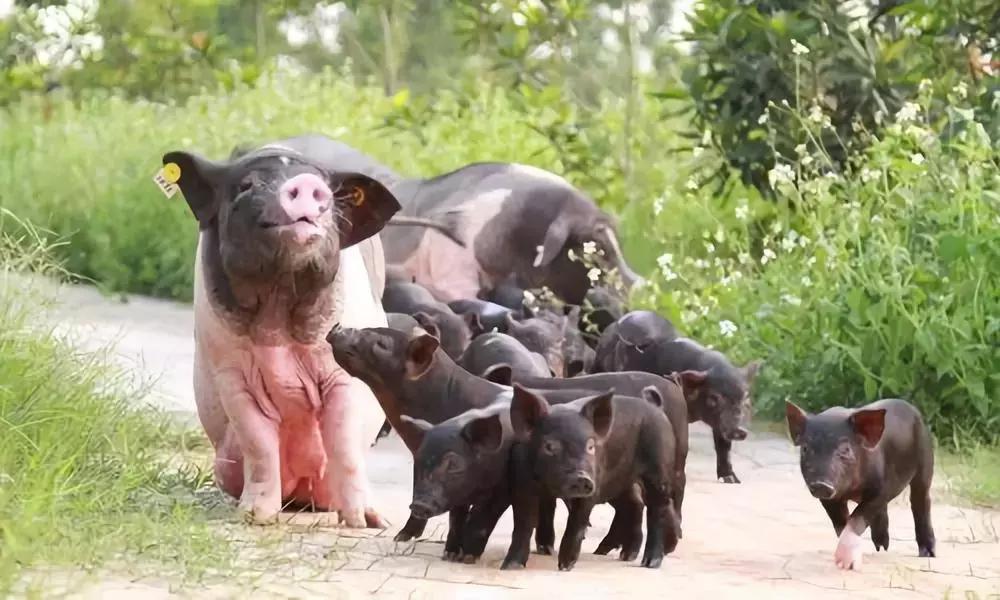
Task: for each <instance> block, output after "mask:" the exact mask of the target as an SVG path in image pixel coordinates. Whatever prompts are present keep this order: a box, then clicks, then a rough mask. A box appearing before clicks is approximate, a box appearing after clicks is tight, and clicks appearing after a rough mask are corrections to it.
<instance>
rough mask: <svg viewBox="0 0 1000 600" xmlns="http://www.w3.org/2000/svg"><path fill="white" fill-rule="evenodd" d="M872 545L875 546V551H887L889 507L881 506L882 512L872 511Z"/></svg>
mask: <svg viewBox="0 0 1000 600" xmlns="http://www.w3.org/2000/svg"><path fill="white" fill-rule="evenodd" d="M869 525H870V527H871V529H872V543H873V544H875V551H876V552H879V551H881V550H886V551H888V550H889V507H888V506H883V507H882V510H878V511H874V512H873V514H872V518H871V522H870V523H869Z"/></svg>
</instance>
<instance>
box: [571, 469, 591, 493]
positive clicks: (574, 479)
mask: <svg viewBox="0 0 1000 600" xmlns="http://www.w3.org/2000/svg"><path fill="white" fill-rule="evenodd" d="M595 487H596V486H595V485H594V479H593V478H592V477H591V476H590V475H588V474H586V473H583V472H580V473H576V474H575V475H571V476H570V478H569V481H568V482H567V485H566V496H567V497H568V498H585V497H587V496H590V495H592V494H593V493H594V489H595Z"/></svg>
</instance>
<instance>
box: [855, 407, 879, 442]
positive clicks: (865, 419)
mask: <svg viewBox="0 0 1000 600" xmlns="http://www.w3.org/2000/svg"><path fill="white" fill-rule="evenodd" d="M850 422H851V427H853V428H854V431H855V432H856V433H857V434H858V435H859V436H861V445H862V446H864V447H865V448H867V449H869V450H871V449H872V448H874V447H875V446H878V443H879V440H881V439H882V432H884V431H885V409H884V408H875V409H862V410H858V411H855V412H854V413H853V414H852V415H851V416H850Z"/></svg>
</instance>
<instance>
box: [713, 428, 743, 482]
mask: <svg viewBox="0 0 1000 600" xmlns="http://www.w3.org/2000/svg"><path fill="white" fill-rule="evenodd" d="M712 441H713V442H715V474H716V476H717V477H718V478H719V480H720V481H722V482H723V483H739V482H740V478H739V477H737V476H736V473H734V472H733V463H732V462H731V461H730V458H729V453H730V451H731V450H732V449H733V443H732V442H731V441H729V440H727V439H726V438H724V437H723V436H722V433H721V432H720V431H719V430H718V428H715V427H713V428H712Z"/></svg>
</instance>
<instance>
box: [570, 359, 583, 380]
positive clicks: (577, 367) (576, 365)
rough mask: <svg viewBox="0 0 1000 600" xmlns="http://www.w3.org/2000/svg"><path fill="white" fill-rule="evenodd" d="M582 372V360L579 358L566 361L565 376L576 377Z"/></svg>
mask: <svg viewBox="0 0 1000 600" xmlns="http://www.w3.org/2000/svg"><path fill="white" fill-rule="evenodd" d="M581 373H583V361H582V360H580V359H575V360H571V361H569V362H568V363H566V377H576V376H577V375H579V374H581Z"/></svg>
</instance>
